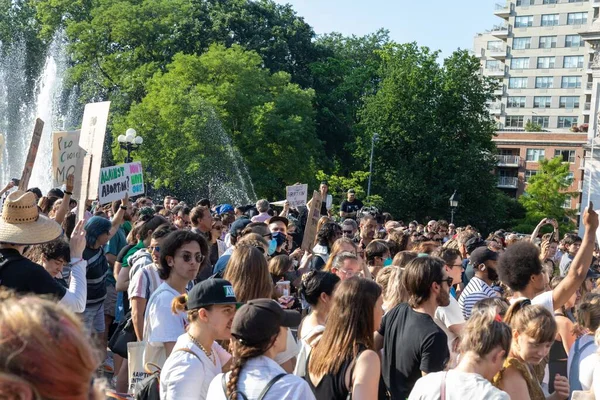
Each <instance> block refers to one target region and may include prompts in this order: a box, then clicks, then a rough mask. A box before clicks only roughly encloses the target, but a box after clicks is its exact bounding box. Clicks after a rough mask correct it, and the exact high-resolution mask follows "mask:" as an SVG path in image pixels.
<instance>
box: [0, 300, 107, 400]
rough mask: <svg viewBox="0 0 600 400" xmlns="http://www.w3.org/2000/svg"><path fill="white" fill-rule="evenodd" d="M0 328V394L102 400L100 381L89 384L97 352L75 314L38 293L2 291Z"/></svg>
mask: <svg viewBox="0 0 600 400" xmlns="http://www.w3.org/2000/svg"><path fill="white" fill-rule="evenodd" d="M0 327H1V329H0V365H2V372H0V398H3V399H4V398H27V394H28V395H29V397H30V398H43V399H61V400H84V399H85V400H88V399H99V398H103V397H100V396H101V393H100V392H101V388H100V387H99V386H100V384H101V383H100V382H99V383H95V384H94V385H90V382H91V381H92V378H93V377H94V373H95V372H96V368H97V367H98V365H99V359H98V355H97V354H96V353H95V352H94V349H93V348H92V346H91V345H90V343H91V340H90V337H89V335H88V334H86V333H85V331H84V328H83V325H82V323H81V321H80V319H79V318H78V317H77V316H75V314H73V313H71V312H70V311H68V310H67V309H66V308H64V307H62V306H60V305H58V304H56V303H55V302H52V301H50V300H46V299H43V298H41V297H37V296H31V295H29V296H17V295H15V294H14V293H12V292H9V291H6V290H0ZM16 393H19V394H21V396H15V394H16ZM13 396H14V397H13Z"/></svg>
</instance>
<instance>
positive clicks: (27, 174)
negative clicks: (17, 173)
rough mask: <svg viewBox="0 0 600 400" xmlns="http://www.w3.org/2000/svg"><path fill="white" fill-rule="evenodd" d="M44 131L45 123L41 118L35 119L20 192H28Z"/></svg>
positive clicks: (20, 182)
mask: <svg viewBox="0 0 600 400" xmlns="http://www.w3.org/2000/svg"><path fill="white" fill-rule="evenodd" d="M43 130H44V121H42V120H41V119H39V118H36V119H35V126H34V127H33V136H31V143H30V144H29V153H27V158H26V159H25V166H24V167H23V173H22V174H21V180H20V181H19V190H27V187H28V185H29V179H30V178H31V171H32V170H33V164H34V163H35V158H36V156H37V152H38V147H39V146H40V139H41V138H42V131H43Z"/></svg>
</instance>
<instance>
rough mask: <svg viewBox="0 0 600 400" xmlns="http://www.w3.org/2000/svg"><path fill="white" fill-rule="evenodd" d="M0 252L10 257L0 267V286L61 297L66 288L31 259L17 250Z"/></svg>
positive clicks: (18, 291) (23, 291)
mask: <svg viewBox="0 0 600 400" xmlns="http://www.w3.org/2000/svg"><path fill="white" fill-rule="evenodd" d="M0 254H2V256H4V257H10V258H11V259H13V260H12V261H8V262H7V263H6V264H5V265H4V266H3V267H1V268H0V286H2V287H6V288H10V289H13V290H15V291H16V292H17V293H34V294H49V295H53V296H55V297H56V299H57V300H60V299H62V298H63V297H64V296H65V293H67V289H66V288H65V287H64V286H62V285H61V284H60V283H58V282H57V281H56V280H55V279H54V278H53V277H52V276H50V274H49V273H48V272H47V271H46V270H45V269H44V267H42V266H41V265H38V264H36V263H34V262H33V261H31V260H29V259H27V258H25V257H23V256H22V255H20V254H19V252H18V251H17V250H13V249H1V250H0Z"/></svg>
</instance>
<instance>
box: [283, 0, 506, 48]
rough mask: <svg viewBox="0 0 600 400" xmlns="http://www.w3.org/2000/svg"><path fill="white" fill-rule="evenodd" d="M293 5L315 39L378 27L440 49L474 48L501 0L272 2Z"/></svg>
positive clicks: (494, 19)
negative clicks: (310, 27) (337, 33)
mask: <svg viewBox="0 0 600 400" xmlns="http://www.w3.org/2000/svg"><path fill="white" fill-rule="evenodd" d="M275 2H277V3H280V4H286V3H288V4H291V5H292V6H293V8H294V9H295V10H296V13H297V14H298V15H299V16H301V17H304V20H305V21H306V22H307V23H308V24H309V25H311V26H312V27H313V29H314V30H315V32H316V33H317V34H321V33H329V32H340V33H342V34H344V35H352V34H355V35H357V36H362V35H365V34H368V33H371V32H375V31H376V30H378V29H379V28H386V29H388V30H389V31H390V37H391V39H392V40H394V41H396V42H399V43H406V42H413V41H416V42H417V44H419V45H420V46H427V47H429V48H431V49H434V50H436V49H437V50H441V51H442V57H446V56H448V55H450V54H451V53H452V52H453V51H454V50H456V49H457V48H461V49H468V50H472V49H473V37H474V36H475V34H476V33H478V32H483V31H485V30H486V29H489V28H491V27H492V26H493V25H498V24H501V23H502V22H503V20H502V19H501V18H499V17H496V16H495V15H494V4H495V3H504V2H505V1H504V0H454V1H444V0H413V1H408V0H275Z"/></svg>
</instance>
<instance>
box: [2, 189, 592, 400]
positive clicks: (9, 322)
mask: <svg viewBox="0 0 600 400" xmlns="http://www.w3.org/2000/svg"><path fill="white" fill-rule="evenodd" d="M9 186H10V184H9V185H8V186H7V188H5V190H3V191H2V192H7V193H9V194H8V195H7V196H6V197H5V199H4V204H3V208H2V217H1V220H0V398H8V399H13V398H14V399H34V398H40V399H74V400H75V399H77V400H79V399H81V400H83V399H103V398H106V397H110V398H117V399H121V398H130V397H131V396H137V397H136V398H140V399H144V398H152V397H151V395H152V393H154V395H155V396H159V397H160V399H163V400H164V399H175V400H179V399H189V400H192V399H194V400H198V399H211V400H212V399H264V400H276V399H277V400H279V399H298V400H300V399H307V400H312V399H317V400H330V399H340V400H344V399H348V398H353V399H393V400H400V399H402V400H404V399H411V400H412V399H533V400H537V399H542V398H545V399H556V400H559V399H567V398H570V396H572V395H573V394H574V393H577V395H578V396H589V398H594V393H598V394H600V347H599V346H600V329H599V327H600V289H597V288H596V285H597V282H598V280H599V278H600V270H599V269H598V262H600V254H599V251H598V246H597V245H596V230H597V228H598V215H597V214H596V213H595V212H594V211H593V209H592V207H591V205H590V207H588V209H587V210H586V212H585V215H584V216H583V218H582V222H583V225H584V235H583V237H579V236H577V234H575V233H572V232H563V234H564V235H563V236H562V237H561V236H560V232H559V231H558V224H557V223H556V221H553V220H551V219H544V220H542V221H541V222H540V224H539V225H538V227H536V229H535V231H534V232H532V233H531V234H527V235H519V234H515V233H510V232H505V231H497V232H492V233H491V234H489V235H484V234H483V233H482V232H478V231H477V230H476V229H475V228H474V227H472V226H465V227H456V226H454V225H453V224H449V223H448V222H446V221H444V220H437V221H436V220H431V221H429V222H427V223H426V224H420V223H418V222H417V221H410V222H404V221H402V220H400V219H394V218H393V217H392V216H391V215H390V214H388V213H380V212H379V210H377V209H376V208H374V207H365V206H364V205H363V203H362V202H361V201H360V200H359V199H357V198H356V193H355V191H354V190H352V189H350V190H348V192H347V199H346V200H344V202H343V203H342V204H341V205H340V207H339V214H337V215H334V212H333V210H334V207H333V199H332V196H331V195H330V194H329V193H328V184H327V182H322V183H321V185H320V192H321V197H322V199H323V201H322V206H321V208H320V214H321V218H320V220H319V223H318V225H317V233H316V235H315V237H314V238H313V237H312V236H311V237H310V238H309V241H310V243H311V244H310V246H309V248H304V249H303V248H302V242H303V239H304V227H305V226H306V220H307V217H308V209H307V207H300V208H299V209H292V208H290V207H289V205H288V204H286V205H285V206H284V207H283V209H282V210H281V209H278V210H276V209H275V207H273V206H272V205H271V204H270V203H269V202H268V201H267V200H264V199H263V200H259V201H258V202H256V204H253V205H243V206H242V205H239V206H232V205H229V204H221V205H214V204H211V202H210V200H208V199H202V200H200V201H198V202H197V203H194V204H187V203H186V202H183V201H180V200H179V199H177V198H175V197H172V196H166V197H165V198H164V199H162V202H161V203H160V204H155V201H154V200H153V199H151V198H148V197H140V198H137V199H135V201H130V199H129V198H127V197H126V198H124V199H123V200H121V201H117V202H114V203H112V204H109V205H105V206H100V205H97V204H95V203H91V202H90V203H88V204H85V205H82V206H83V207H86V210H85V214H86V218H85V219H84V220H81V221H78V222H76V214H77V209H76V208H77V207H79V205H77V203H75V202H73V201H72V200H71V198H70V197H71V192H72V190H73V188H72V180H71V182H70V184H69V183H68V184H67V188H66V189H67V190H66V191H62V190H59V189H53V190H52V191H50V192H48V193H46V194H45V195H43V194H42V193H41V192H40V191H39V190H37V189H30V190H28V191H27V192H24V191H20V190H14V189H12V188H11V187H9ZM308 206H309V207H310V206H311V205H310V204H309V205H308ZM547 227H549V228H550V229H549V230H550V232H548V233H542V232H543V231H545V230H547ZM136 349H142V352H141V360H142V361H143V362H142V366H143V367H144V368H143V369H144V370H142V371H140V370H139V368H138V367H137V366H136V362H135V360H138V359H140V357H138V355H137V353H136ZM150 366H152V367H154V369H153V370H151V369H149V367H150ZM136 368H138V369H136Z"/></svg>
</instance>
